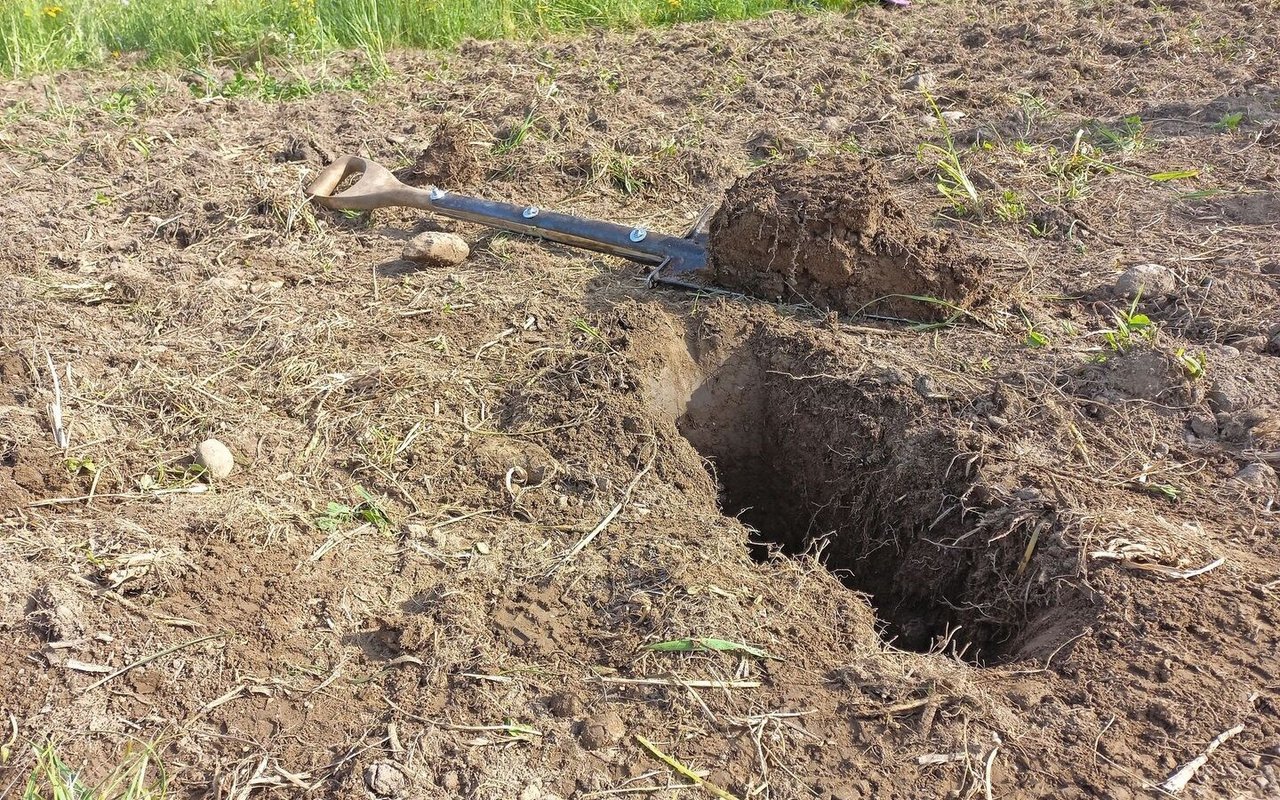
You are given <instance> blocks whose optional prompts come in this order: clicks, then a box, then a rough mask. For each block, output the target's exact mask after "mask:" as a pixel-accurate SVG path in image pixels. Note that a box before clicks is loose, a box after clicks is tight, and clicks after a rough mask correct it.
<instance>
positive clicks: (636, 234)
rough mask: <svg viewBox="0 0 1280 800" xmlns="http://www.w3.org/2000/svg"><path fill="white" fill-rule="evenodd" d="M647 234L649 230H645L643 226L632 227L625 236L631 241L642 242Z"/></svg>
mask: <svg viewBox="0 0 1280 800" xmlns="http://www.w3.org/2000/svg"><path fill="white" fill-rule="evenodd" d="M648 235H649V232H648V231H646V230H645V229H644V228H632V229H631V234H630V235H629V236H628V237H627V238H628V239H630V240H631V241H633V242H643V241H644V237H646V236H648Z"/></svg>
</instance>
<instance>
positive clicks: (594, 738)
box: [578, 711, 627, 750]
mask: <svg viewBox="0 0 1280 800" xmlns="http://www.w3.org/2000/svg"><path fill="white" fill-rule="evenodd" d="M626 734H627V726H626V725H625V724H624V723H623V722H622V717H620V716H618V713H617V712H616V711H602V712H600V713H599V714H594V715H592V716H590V717H588V718H587V719H586V721H584V722H583V723H582V727H581V729H580V730H579V731H578V741H579V742H581V743H582V746H583V747H584V748H586V749H587V750H602V749H604V748H606V747H612V746H613V745H615V744H617V743H618V742H620V741H622V737H623V736H625V735H626Z"/></svg>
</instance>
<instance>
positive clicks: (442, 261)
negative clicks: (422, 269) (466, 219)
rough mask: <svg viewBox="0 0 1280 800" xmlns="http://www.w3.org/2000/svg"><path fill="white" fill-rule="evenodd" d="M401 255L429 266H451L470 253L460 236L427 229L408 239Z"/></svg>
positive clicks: (460, 261)
mask: <svg viewBox="0 0 1280 800" xmlns="http://www.w3.org/2000/svg"><path fill="white" fill-rule="evenodd" d="M402 255H403V256H404V257H405V258H407V259H409V260H410V261H417V262H418V263H419V264H425V265H427V266H429V267H452V266H454V265H455V264H461V263H462V262H463V261H465V260H466V258H467V256H469V255H471V248H470V247H468V246H467V242H466V240H465V239H463V238H462V237H461V236H457V235H455V234H452V233H444V232H442V231H427V232H426V233H420V234H418V235H417V236H415V237H413V238H412V239H410V240H409V243H408V244H406V245H405V246H404V253H403V254H402Z"/></svg>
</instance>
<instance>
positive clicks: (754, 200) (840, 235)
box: [711, 154, 991, 320]
mask: <svg viewBox="0 0 1280 800" xmlns="http://www.w3.org/2000/svg"><path fill="white" fill-rule="evenodd" d="M711 266H712V269H713V271H714V281H715V283H716V284H718V285H720V286H723V287H725V288H728V289H734V290H738V291H742V292H745V293H747V294H751V295H755V296H757V297H761V298H764V299H767V300H779V299H780V300H784V301H797V300H799V301H804V302H808V303H811V304H813V305H815V306H818V307H820V308H828V309H833V310H836V311H840V312H844V313H859V312H862V313H881V314H893V315H900V316H908V317H911V318H915V319H920V318H924V319H930V320H937V319H944V318H946V317H949V316H951V315H952V314H954V313H955V310H954V309H952V308H949V307H948V306H947V305H943V304H940V303H931V302H924V301H920V300H914V299H911V298H910V297H908V295H914V296H916V297H931V298H936V299H938V300H942V301H945V302H946V303H948V304H951V305H956V306H962V307H969V306H972V305H973V304H975V303H976V302H978V301H979V300H980V299H981V295H982V294H983V291H982V286H983V278H984V276H985V275H986V274H987V273H988V272H989V271H990V269H991V265H990V262H989V260H988V259H986V258H985V257H984V256H980V255H978V254H976V253H971V252H968V251H966V250H965V248H963V247H962V246H961V243H960V242H959V241H957V240H956V239H955V237H953V236H949V235H947V234H944V233H941V232H938V231H933V230H929V229H927V228H925V227H923V226H921V225H920V224H918V223H917V222H916V221H915V220H913V219H912V218H911V215H910V213H909V212H908V211H907V210H906V209H905V208H904V207H903V206H902V204H901V203H900V202H899V201H898V200H897V199H896V198H895V197H894V196H893V193H892V191H891V190H890V189H889V184H888V182H887V181H886V180H885V178H884V177H883V175H882V174H881V172H880V169H879V167H877V166H876V164H875V162H874V161H872V160H871V159H869V158H866V157H864V156H854V155H846V154H841V155H835V156H827V157H823V158H821V159H817V160H815V161H810V162H806V163H800V164H773V165H770V166H767V167H764V168H762V169H760V170H757V171H756V172H753V173H752V174H750V175H747V176H746V177H744V178H742V179H740V180H739V181H738V182H737V183H735V184H734V185H733V186H732V187H731V188H730V189H729V191H728V192H727V193H726V194H725V202H724V204H723V205H722V206H721V207H720V209H719V211H718V212H716V215H715V217H714V218H713V219H712V221H711Z"/></svg>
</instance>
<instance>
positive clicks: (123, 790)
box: [21, 741, 169, 800]
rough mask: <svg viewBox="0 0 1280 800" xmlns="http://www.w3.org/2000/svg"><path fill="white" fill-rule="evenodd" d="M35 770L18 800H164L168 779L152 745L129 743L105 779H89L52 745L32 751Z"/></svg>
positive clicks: (167, 793) (29, 774)
mask: <svg viewBox="0 0 1280 800" xmlns="http://www.w3.org/2000/svg"><path fill="white" fill-rule="evenodd" d="M33 755H34V758H35V766H34V767H33V768H32V769H31V771H30V773H28V775H27V781H26V784H25V786H23V789H22V794H21V800H165V798H167V797H168V796H169V792H168V776H167V775H166V774H165V770H164V766H163V765H162V764H161V763H160V761H159V759H158V758H157V756H156V751H155V748H154V746H153V745H152V744H149V743H143V742H137V741H135V742H131V743H130V745H129V746H128V747H127V748H126V749H125V752H124V753H123V755H122V758H121V760H120V762H119V763H118V764H116V765H115V766H114V767H113V768H111V769H110V770H109V771H108V772H107V774H106V775H105V776H99V777H96V778H93V779H91V778H89V776H88V775H87V774H86V773H85V772H84V771H82V770H79V769H75V768H73V767H72V766H70V765H69V764H67V763H66V762H65V761H63V759H62V756H61V755H59V753H58V751H57V748H56V747H55V746H54V745H53V744H52V743H46V744H44V745H41V746H38V747H35V748H34V752H33Z"/></svg>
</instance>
